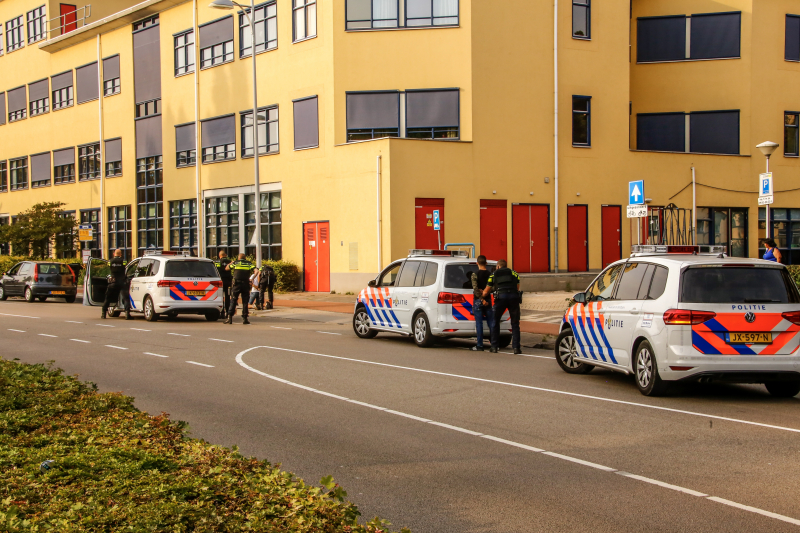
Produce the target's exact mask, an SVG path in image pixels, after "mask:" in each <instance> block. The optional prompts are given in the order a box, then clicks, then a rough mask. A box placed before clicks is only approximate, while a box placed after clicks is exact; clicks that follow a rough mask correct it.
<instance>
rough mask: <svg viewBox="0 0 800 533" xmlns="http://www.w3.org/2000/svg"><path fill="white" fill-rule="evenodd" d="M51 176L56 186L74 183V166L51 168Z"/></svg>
mask: <svg viewBox="0 0 800 533" xmlns="http://www.w3.org/2000/svg"><path fill="white" fill-rule="evenodd" d="M53 176H54V178H55V179H54V181H55V184H56V185H61V184H63V183H75V165H74V164H70V165H58V166H55V167H53Z"/></svg>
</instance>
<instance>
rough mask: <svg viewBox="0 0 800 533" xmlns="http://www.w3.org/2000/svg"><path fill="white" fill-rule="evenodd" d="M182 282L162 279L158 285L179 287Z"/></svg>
mask: <svg viewBox="0 0 800 533" xmlns="http://www.w3.org/2000/svg"><path fill="white" fill-rule="evenodd" d="M179 283H180V281H174V280H171V279H162V280H161V281H159V282H158V283H157V285H158V286H159V287H177V286H178V284H179Z"/></svg>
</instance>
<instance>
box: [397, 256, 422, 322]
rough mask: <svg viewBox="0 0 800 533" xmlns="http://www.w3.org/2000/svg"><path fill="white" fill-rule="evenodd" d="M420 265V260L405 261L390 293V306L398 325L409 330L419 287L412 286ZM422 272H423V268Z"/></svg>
mask: <svg viewBox="0 0 800 533" xmlns="http://www.w3.org/2000/svg"><path fill="white" fill-rule="evenodd" d="M421 265H422V261H406V263H405V265H404V266H403V269H402V270H401V271H400V277H399V278H398V279H397V282H396V283H395V289H394V293H393V295H392V307H393V308H394V311H395V314H397V318H399V319H400V325H401V326H402V327H403V329H406V328H408V330H409V331H410V330H411V315H413V314H414V309H415V308H416V302H417V298H418V296H419V287H415V286H414V281H415V280H416V279H417V273H418V272H419V267H420V266H421ZM422 274H423V275H424V274H425V272H424V269H423V272H422Z"/></svg>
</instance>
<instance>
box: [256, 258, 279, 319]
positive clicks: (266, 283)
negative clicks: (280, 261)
mask: <svg viewBox="0 0 800 533" xmlns="http://www.w3.org/2000/svg"><path fill="white" fill-rule="evenodd" d="M276 280H277V277H276V276H275V270H274V269H273V268H272V267H271V266H269V265H267V264H264V265H263V266H262V267H261V277H260V278H259V281H258V292H260V293H261V294H260V299H261V307H262V308H263V309H272V308H273V307H274V304H275V293H274V289H275V281H276ZM265 292H266V293H267V294H266V296H267V299H264V296H265V295H264V293H265Z"/></svg>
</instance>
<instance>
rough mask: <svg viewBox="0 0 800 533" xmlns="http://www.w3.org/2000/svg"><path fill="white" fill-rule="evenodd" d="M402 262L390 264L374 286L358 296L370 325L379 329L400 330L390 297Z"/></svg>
mask: <svg viewBox="0 0 800 533" xmlns="http://www.w3.org/2000/svg"><path fill="white" fill-rule="evenodd" d="M402 266H403V262H402V261H398V262H397V263H392V264H391V265H389V266H388V267H386V269H385V270H384V271H383V272H381V275H380V276H378V280H377V281H376V282H375V285H374V286H369V287H367V288H366V289H364V290H363V291H361V293H360V294H359V295H358V300H359V302H361V303H362V304H364V307H365V308H366V310H367V315H368V316H369V320H370V322H372V325H373V326H375V327H379V328H387V329H392V328H393V329H395V330H398V329H400V320H399V319H398V318H397V314H396V313H395V311H394V309H393V307H392V296H393V295H394V290H395V288H394V286H395V282H396V281H397V276H398V274H400V268H401V267H402Z"/></svg>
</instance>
